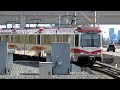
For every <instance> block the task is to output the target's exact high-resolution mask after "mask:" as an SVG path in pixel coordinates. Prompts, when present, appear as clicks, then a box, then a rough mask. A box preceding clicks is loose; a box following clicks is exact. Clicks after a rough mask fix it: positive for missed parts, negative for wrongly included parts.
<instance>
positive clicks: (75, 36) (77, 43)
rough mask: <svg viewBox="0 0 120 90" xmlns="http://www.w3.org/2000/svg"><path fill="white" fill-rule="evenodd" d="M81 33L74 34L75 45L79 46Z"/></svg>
mask: <svg viewBox="0 0 120 90" xmlns="http://www.w3.org/2000/svg"><path fill="white" fill-rule="evenodd" d="M79 39H80V38H79V34H75V35H74V47H79Z"/></svg>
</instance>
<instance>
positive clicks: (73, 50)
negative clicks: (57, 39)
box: [71, 48, 103, 54]
mask: <svg viewBox="0 0 120 90" xmlns="http://www.w3.org/2000/svg"><path fill="white" fill-rule="evenodd" d="M71 52H74V53H81V52H83V53H86V54H96V53H101V52H103V50H102V49H99V50H95V51H92V52H89V51H86V50H82V49H76V48H72V49H71Z"/></svg>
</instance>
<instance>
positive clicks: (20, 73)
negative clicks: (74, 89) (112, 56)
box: [0, 61, 112, 79]
mask: <svg viewBox="0 0 120 90" xmlns="http://www.w3.org/2000/svg"><path fill="white" fill-rule="evenodd" d="M38 67H39V63H38V62H23V61H22V62H20V61H16V62H14V63H13V67H12V70H11V74H10V75H0V79H39V68H38ZM74 69H76V68H74ZM94 73H95V75H90V74H89V73H87V72H84V71H82V72H79V71H75V72H70V75H52V79H112V78H111V77H109V76H107V75H104V74H101V73H98V72H95V71H94Z"/></svg>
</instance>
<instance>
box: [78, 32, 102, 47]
mask: <svg viewBox="0 0 120 90" xmlns="http://www.w3.org/2000/svg"><path fill="white" fill-rule="evenodd" d="M80 46H81V47H100V35H99V34H97V33H84V34H82V35H81V42H80Z"/></svg>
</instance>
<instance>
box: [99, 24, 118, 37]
mask: <svg viewBox="0 0 120 90" xmlns="http://www.w3.org/2000/svg"><path fill="white" fill-rule="evenodd" d="M99 26H100V28H101V30H102V31H103V37H105V38H108V37H109V28H114V33H115V34H116V35H118V30H120V25H99ZM104 32H105V33H104Z"/></svg>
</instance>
